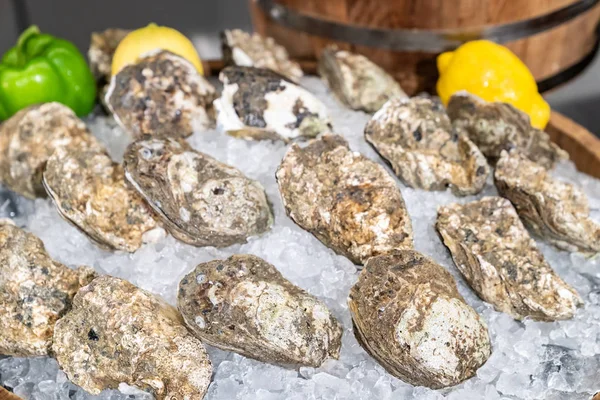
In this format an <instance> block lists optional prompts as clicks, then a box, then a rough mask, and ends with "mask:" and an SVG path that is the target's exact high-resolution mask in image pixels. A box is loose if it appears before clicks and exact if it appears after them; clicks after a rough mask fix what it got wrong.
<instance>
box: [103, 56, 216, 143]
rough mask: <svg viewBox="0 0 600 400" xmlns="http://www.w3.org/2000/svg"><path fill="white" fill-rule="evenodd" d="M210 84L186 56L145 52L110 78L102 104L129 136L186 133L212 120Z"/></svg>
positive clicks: (200, 127) (210, 124) (202, 128)
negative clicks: (104, 101)
mask: <svg viewBox="0 0 600 400" xmlns="http://www.w3.org/2000/svg"><path fill="white" fill-rule="evenodd" d="M215 97H216V92H215V89H214V87H213V86H212V85H211V84H210V83H208V81H207V80H206V79H205V78H204V77H203V76H202V75H200V74H199V73H198V71H197V70H196V68H195V67H194V66H193V65H192V64H191V63H190V62H189V61H187V60H186V59H184V58H182V57H179V56H177V55H175V54H173V53H171V52H168V51H164V50H162V51H158V52H154V53H151V54H147V55H146V56H145V57H143V58H142V59H141V60H140V61H138V62H137V63H136V64H131V65H128V66H126V67H124V68H123V69H122V70H121V71H119V73H117V74H116V75H115V76H113V77H112V79H111V81H110V86H109V88H108V91H107V93H106V99H105V100H106V104H107V107H108V108H109V110H110V112H111V113H113V115H114V117H115V119H116V120H117V122H118V123H119V124H120V125H121V126H122V127H123V128H124V129H125V130H126V131H129V132H130V133H131V134H132V135H134V136H137V137H139V136H142V135H143V134H149V135H152V136H167V137H187V136H190V135H191V134H192V133H193V132H195V131H200V130H204V129H208V128H210V127H211V126H212V125H213V124H214V117H213V110H212V102H213V100H214V99H215Z"/></svg>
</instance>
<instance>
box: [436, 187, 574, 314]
mask: <svg viewBox="0 0 600 400" xmlns="http://www.w3.org/2000/svg"><path fill="white" fill-rule="evenodd" d="M436 228H437V230H438V231H439V233H440V235H441V236H442V238H443V240H444V244H445V245H446V246H447V247H448V249H450V253H452V258H453V259H454V263H455V264H456V267H457V268H458V270H459V271H460V272H461V273H462V274H463V276H464V277H465V279H466V280H467V282H468V283H469V285H471V287H472V288H473V290H475V292H477V294H478V295H479V297H481V298H482V299H483V300H484V301H487V302H489V303H491V304H493V305H494V307H495V308H496V309H497V310H498V311H502V312H505V313H507V314H509V315H510V316H512V317H513V318H516V319H523V318H526V317H530V318H533V319H535V320H538V321H554V320H558V319H568V318H571V317H572V316H573V314H574V313H575V310H576V308H577V307H578V306H580V305H581V304H582V300H581V298H580V297H579V295H578V294H577V292H576V291H575V290H574V289H573V288H572V287H571V286H569V285H568V284H567V283H565V282H564V281H563V280H562V279H561V278H560V277H559V276H558V275H556V274H555V273H554V271H553V270H552V268H551V267H550V265H548V263H547V262H546V260H545V259H544V256H543V255H542V253H541V252H540V251H539V249H538V248H537V246H536V244H535V241H534V240H533V239H532V238H531V237H529V234H528V233H527V230H526V229H525V227H524V226H523V224H522V223H521V220H519V216H518V215H517V212H516V211H515V209H514V208H513V206H512V205H511V204H510V202H509V201H508V200H506V199H503V198H501V197H484V198H483V199H481V200H478V201H474V202H471V203H467V204H450V205H448V206H444V207H440V208H439V210H438V218H437V224H436Z"/></svg>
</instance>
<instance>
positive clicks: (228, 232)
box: [124, 138, 273, 247]
mask: <svg viewBox="0 0 600 400" xmlns="http://www.w3.org/2000/svg"><path fill="white" fill-rule="evenodd" d="M124 167H125V176H126V179H127V181H128V182H129V183H130V184H131V185H132V186H133V187H134V188H135V189H137V191H138V192H139V193H140V195H142V196H143V197H144V198H145V199H146V200H147V202H148V204H149V205H151V206H152V208H154V210H155V211H156V213H157V214H158V215H159V216H160V217H162V220H163V222H164V224H165V226H166V227H167V229H168V230H169V232H170V233H171V234H172V235H173V236H175V237H176V238H178V239H179V240H181V241H183V242H186V243H189V244H192V245H195V246H216V247H225V246H229V245H232V244H234V243H245V242H246V240H247V238H248V237H250V236H255V235H260V234H262V233H264V232H266V231H267V230H269V229H270V227H271V225H272V223H273V215H272V213H271V208H270V205H269V202H268V200H267V196H266V194H265V192H264V188H263V187H262V185H261V184H260V183H258V182H257V181H254V180H251V179H249V178H247V177H246V176H245V175H244V174H243V173H242V172H241V171H239V170H238V169H236V168H233V167H230V166H229V165H227V164H223V163H221V162H219V161H217V160H215V159H214V158H212V157H210V156H208V155H206V154H203V153H200V152H198V151H195V150H194V149H192V148H191V147H190V146H189V145H188V144H187V143H186V142H184V141H183V140H179V141H177V140H174V139H158V138H147V139H141V140H138V141H136V142H134V143H132V144H131V145H129V147H128V149H127V151H126V154H125V157H124Z"/></svg>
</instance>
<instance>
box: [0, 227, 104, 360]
mask: <svg viewBox="0 0 600 400" xmlns="http://www.w3.org/2000/svg"><path fill="white" fill-rule="evenodd" d="M94 275H95V273H94V270H93V269H91V268H89V267H80V268H78V269H77V270H72V269H70V268H68V267H66V266H64V265H63V264H61V263H59V262H56V261H54V260H53V259H52V258H51V257H50V256H49V255H48V253H47V252H46V249H45V248H44V244H43V243H42V241H41V240H40V239H39V238H37V237H36V236H35V235H33V234H31V233H29V232H25V231H24V230H22V229H20V228H18V227H16V226H14V225H12V224H11V223H9V222H8V221H6V220H4V221H0V310H1V313H0V314H1V317H0V354H4V355H11V356H18V357H30V356H42V355H47V354H48V352H49V350H50V346H51V344H52V333H53V332H54V324H55V322H56V320H58V319H59V318H60V317H61V316H62V315H63V314H64V313H65V312H67V310H68V309H69V308H70V307H71V300H72V299H73V296H75V293H76V292H77V290H79V288H80V287H81V286H85V285H87V284H88V283H89V282H90V281H91V280H92V279H93V278H94Z"/></svg>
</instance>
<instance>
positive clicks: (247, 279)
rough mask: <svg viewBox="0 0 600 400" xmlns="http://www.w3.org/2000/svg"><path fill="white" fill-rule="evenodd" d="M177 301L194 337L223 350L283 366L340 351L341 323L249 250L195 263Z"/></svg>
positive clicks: (305, 363)
mask: <svg viewBox="0 0 600 400" xmlns="http://www.w3.org/2000/svg"><path fill="white" fill-rule="evenodd" d="M177 305H178V308H179V310H180V311H181V313H182V315H183V318H184V319H185V321H186V323H187V326H188V328H189V329H190V330H191V331H192V332H193V333H194V334H195V335H196V336H197V337H198V338H200V339H201V340H202V341H203V342H204V343H207V344H210V345H212V346H216V347H218V348H221V349H224V350H228V351H234V352H236V353H240V354H242V355H244V356H246V357H250V358H254V359H257V360H259V361H263V362H269V363H274V364H281V365H286V366H287V365H294V366H302V365H303V366H312V367H318V366H320V365H321V364H322V363H323V362H324V361H325V360H326V359H328V358H334V359H337V358H338V357H339V353H340V346H341V339H342V328H341V326H340V324H339V323H338V321H337V320H336V319H335V318H334V317H333V316H332V315H331V313H330V311H329V310H328V309H327V307H326V306H325V304H323V303H322V302H321V301H319V300H317V299H316V298H315V297H313V296H311V295H310V294H308V293H307V292H305V291H304V290H302V289H301V288H299V287H298V286H295V285H293V284H292V283H291V282H289V281H288V280H287V279H285V278H284V277H283V276H282V275H281V273H280V272H279V271H277V269H276V268H275V267H274V266H273V265H271V264H269V263H267V262H266V261H264V260H263V259H261V258H259V257H256V256H253V255H234V256H232V257H229V258H228V259H227V260H215V261H211V262H207V263H202V264H200V265H198V266H197V267H196V269H194V270H193V271H192V272H190V273H189V274H188V275H186V276H185V277H184V278H183V280H182V281H181V282H180V283H179V295H178V300H177Z"/></svg>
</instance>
